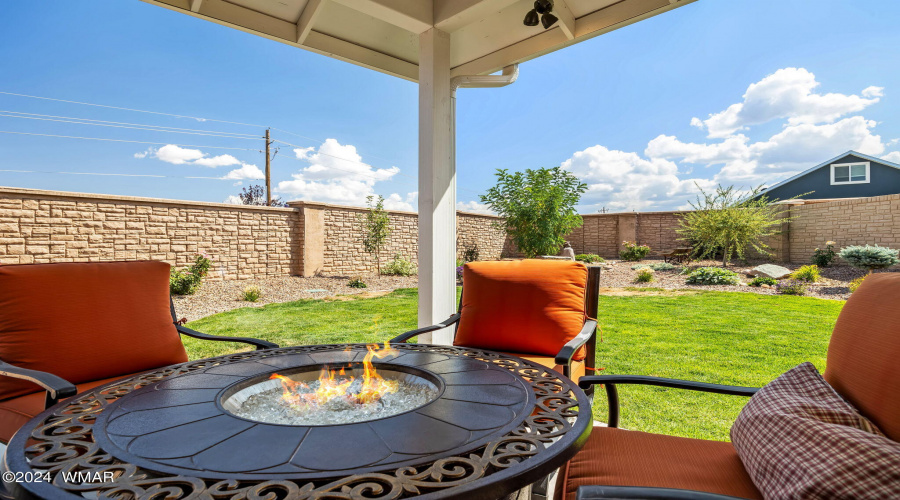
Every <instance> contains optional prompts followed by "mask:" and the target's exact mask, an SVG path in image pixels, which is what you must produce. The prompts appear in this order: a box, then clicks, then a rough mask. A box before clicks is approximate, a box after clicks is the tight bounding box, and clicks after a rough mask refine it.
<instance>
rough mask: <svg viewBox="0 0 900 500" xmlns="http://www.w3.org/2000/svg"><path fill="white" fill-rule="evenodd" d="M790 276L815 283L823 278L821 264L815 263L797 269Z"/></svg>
mask: <svg viewBox="0 0 900 500" xmlns="http://www.w3.org/2000/svg"><path fill="white" fill-rule="evenodd" d="M790 277H791V278H792V279H795V280H797V281H806V282H807V283H815V282H816V281H819V279H821V278H822V276H820V275H819V266H817V265H815V264H812V265H809V266H803V267H801V268H800V269H797V270H796V271H794V272H792V273H791V276H790Z"/></svg>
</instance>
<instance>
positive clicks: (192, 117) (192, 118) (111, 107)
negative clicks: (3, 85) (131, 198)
mask: <svg viewBox="0 0 900 500" xmlns="http://www.w3.org/2000/svg"><path fill="white" fill-rule="evenodd" d="M0 94H4V95H13V96H17V97H29V98H31V99H43V100H45V101H56V102H65V103H68V104H81V105H84V106H94V107H98V108H107V109H118V110H121V111H134V112H135V113H149V114H152V115H161V116H172V117H175V118H189V119H191V120H197V121H199V122H218V123H229V124H231V125H243V126H247V127H259V128H266V127H265V126H263V125H256V124H253V123H241V122H230V121H227V120H216V119H214V118H200V117H198V116H189V115H176V114H173V113H161V112H159V111H147V110H145V109H134V108H123V107H119V106H108V105H106V104H94V103H90V102H81V101H68V100H66V99H54V98H52V97H41V96H36V95H28V94H16V93H15V92H3V91H0Z"/></svg>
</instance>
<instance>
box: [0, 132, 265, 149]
mask: <svg viewBox="0 0 900 500" xmlns="http://www.w3.org/2000/svg"><path fill="white" fill-rule="evenodd" d="M0 134H16V135H36V136H40V137H61V138H63V139H85V140H89V141H108V142H130V143H134V144H152V145H156V146H168V145H172V146H179V147H182V148H207V149H232V150H237V151H256V152H259V150H258V149H249V148H229V147H225V146H198V145H196V144H172V143H170V142H147V141H129V140H125V139H106V138H102V137H76V136H71V135H55V134H35V133H32V132H12V131H9V130H0Z"/></svg>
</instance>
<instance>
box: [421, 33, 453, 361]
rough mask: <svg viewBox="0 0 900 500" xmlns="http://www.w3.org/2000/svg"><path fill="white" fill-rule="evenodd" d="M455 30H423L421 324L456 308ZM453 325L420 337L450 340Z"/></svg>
mask: <svg viewBox="0 0 900 500" xmlns="http://www.w3.org/2000/svg"><path fill="white" fill-rule="evenodd" d="M453 120H454V116H453V108H452V103H451V99H450V35H449V34H448V33H445V32H443V31H441V30H438V29H435V28H432V29H430V30H428V31H425V32H424V33H422V34H421V35H419V326H428V325H433V324H435V323H438V322H441V321H444V320H445V319H447V318H448V317H449V316H450V315H452V314H453V313H454V312H456V165H455V164H454V161H453V156H454V154H453V153H454V151H453V148H454V137H453V133H454V126H453V125H454V124H453ZM452 341H453V331H452V328H448V329H445V330H442V331H438V332H435V333H434V334H433V337H432V334H427V335H422V336H420V337H419V342H421V343H434V344H450V343H452Z"/></svg>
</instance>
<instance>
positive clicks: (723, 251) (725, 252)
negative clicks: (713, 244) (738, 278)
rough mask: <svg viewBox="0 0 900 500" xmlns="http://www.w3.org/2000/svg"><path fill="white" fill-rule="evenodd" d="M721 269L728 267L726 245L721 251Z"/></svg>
mask: <svg viewBox="0 0 900 500" xmlns="http://www.w3.org/2000/svg"><path fill="white" fill-rule="evenodd" d="M722 267H728V245H726V246H725V248H724V249H722Z"/></svg>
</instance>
